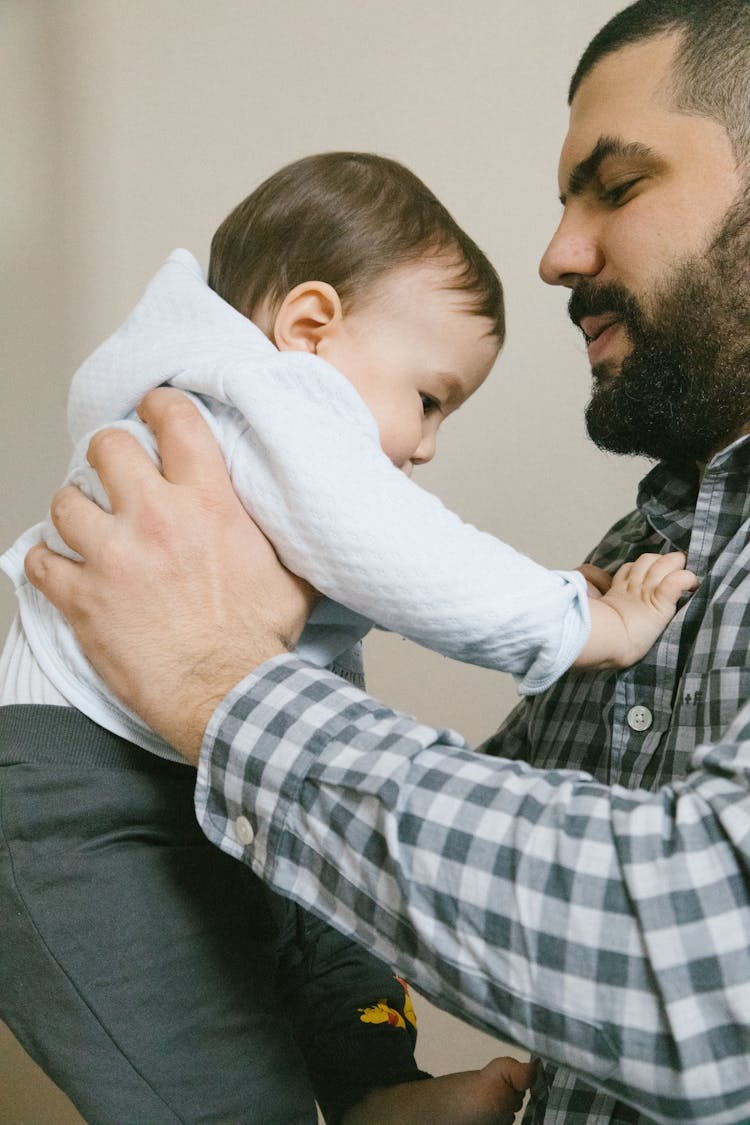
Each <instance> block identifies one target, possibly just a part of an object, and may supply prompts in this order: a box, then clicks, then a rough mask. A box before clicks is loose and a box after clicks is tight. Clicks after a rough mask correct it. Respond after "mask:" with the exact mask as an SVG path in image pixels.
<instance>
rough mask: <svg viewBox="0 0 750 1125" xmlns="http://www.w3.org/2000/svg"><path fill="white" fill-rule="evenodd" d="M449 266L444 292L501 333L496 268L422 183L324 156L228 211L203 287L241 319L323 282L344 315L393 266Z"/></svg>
mask: <svg viewBox="0 0 750 1125" xmlns="http://www.w3.org/2000/svg"><path fill="white" fill-rule="evenodd" d="M430 258H432V259H439V258H443V259H446V260H447V262H448V263H449V264H450V265H451V266H452V265H454V264H455V277H454V279H453V282H452V284H451V285H450V288H454V289H456V290H457V291H459V292H462V293H465V294H466V297H467V303H468V306H469V308H470V310H471V311H472V312H473V313H476V314H477V315H478V316H483V317H487V318H489V319H490V320H491V321H492V323H493V328H492V333H493V335H495V336H496V337H497V339H498V341H499V343H502V342H503V339H504V335H505V313H504V306H503V289H502V285H501V283H500V278H499V277H498V275H497V273H496V271H495V269H494V268H493V266H492V265H491V264H490V262H489V261H488V259H487V258H486V257H485V255H484V254H483V253H482V251H481V250H480V249H479V247H478V246H476V244H475V243H474V242H473V241H472V240H471V239H470V238H469V236H468V235H467V234H465V233H464V232H463V231H462V230H461V228H460V227H459V226H458V224H457V223H456V222H455V220H454V219H453V218H452V216H451V215H450V214H449V213H448V211H447V210H446V209H445V207H444V206H443V205H442V203H440V201H439V200H438V199H436V198H435V196H434V195H433V194H432V192H431V191H430V190H429V188H427V187H426V186H425V184H423V183H422V181H421V180H420V179H419V178H418V177H417V176H415V175H414V173H413V172H410V171H409V169H408V168H405V167H404V166H403V165H402V164H399V163H398V162H397V161H395V160H389V159H388V158H387V157H383V156H374V155H372V154H370V153H362V152H328V153H322V154H321V155H318V156H307V157H304V158H303V159H302V160H297V161H295V162H294V163H293V164H288V165H287V166H286V167H285V168H282V169H281V171H279V172H276V173H275V174H274V175H272V176H270V177H269V178H268V179H267V180H265V181H264V182H263V183H262V184H261V185H260V187H258V188H256V190H255V191H254V192H252V193H251V194H250V195H249V196H248V197H247V199H244V200H243V201H242V203H240V204H238V206H237V207H235V209H234V210H233V211H232V212H231V213H230V214H229V215H228V216H227V218H226V219H225V220H224V222H223V223H222V224H221V226H220V227H219V229H218V230H217V231H216V234H215V235H214V237H213V240H212V242H211V259H210V263H209V270H208V284H209V285H210V286H211V288H212V289H214V290H215V291H216V292H217V293H218V294H219V296H220V297H223V298H224V300H225V301H227V302H228V303H229V304H231V305H233V306H234V307H235V308H236V309H238V310H239V311H240V312H241V313H243V314H244V315H245V316H247V317H252V316H253V315H254V314H256V313H257V311H258V310H259V308H260V306H261V304H262V303H264V302H266V303H268V304H270V306H271V309H272V310H273V311H275V308H276V307H278V305H279V304H280V303H281V301H283V299H284V297H285V296H286V294H287V293H288V292H289V291H290V290H291V289H293V288H294V287H295V286H296V285H299V284H301V283H302V282H303V281H313V280H314V281H324V282H327V283H328V284H329V285H331V286H333V288H334V289H335V290H336V291H337V293H338V295H339V298H340V299H341V303H342V307H343V308H344V310H345V311H346V310H347V309H348V308H350V307H351V305H353V304H354V303H355V301H356V300H357V298H358V297H361V296H362V295H363V294H364V293H366V292H367V291H368V290H369V289H370V288H371V287H372V285H373V284H374V283H375V282H376V281H378V280H379V279H380V278H381V277H382V276H384V275H385V274H386V273H388V272H390V271H391V270H393V269H395V268H397V267H399V266H405V265H409V264H412V263H415V262H418V261H421V260H424V259H430Z"/></svg>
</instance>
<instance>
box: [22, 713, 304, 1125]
mask: <svg viewBox="0 0 750 1125" xmlns="http://www.w3.org/2000/svg"><path fill="white" fill-rule="evenodd" d="M194 783H195V774H194V771H193V770H192V769H190V768H189V767H187V766H182V765H178V764H174V763H170V762H166V761H161V760H159V759H156V758H154V757H153V756H152V755H150V754H147V753H146V752H145V751H141V750H139V749H137V748H135V747H133V746H131V745H130V744H129V743H128V742H126V741H124V740H122V739H120V738H117V737H116V736H115V735H112V734H110V733H108V732H107V731H104V730H102V729H101V728H100V727H98V726H96V725H95V724H94V723H91V722H89V720H88V719H86V718H84V717H83V716H82V715H81V714H80V713H79V712H77V711H75V710H73V709H67V708H58V707H31V706H12V707H4V708H0V1015H2V1018H3V1019H4V1020H5V1021H6V1023H7V1024H8V1025H9V1026H10V1028H11V1029H12V1031H13V1033H14V1034H15V1035H16V1037H17V1038H18V1039H19V1040H20V1042H21V1043H22V1044H23V1046H24V1047H25V1048H26V1050H27V1051H28V1052H29V1054H30V1055H31V1056H32V1058H34V1059H35V1060H36V1061H37V1062H38V1063H39V1064H40V1066H41V1067H42V1068H43V1069H44V1070H45V1071H46V1072H47V1073H48V1074H49V1075H50V1076H51V1077H52V1079H53V1080H54V1081H55V1082H57V1084H58V1085H59V1086H60V1087H61V1088H62V1089H63V1090H65V1092H66V1093H67V1094H68V1096H69V1097H70V1098H71V1100H72V1101H73V1103H74V1104H75V1105H76V1107H77V1108H78V1110H79V1112H80V1113H81V1114H82V1116H83V1117H84V1118H85V1119H86V1121H87V1122H89V1125H175V1123H177V1122H196V1123H197V1122H200V1123H202V1125H243V1123H248V1125H249V1123H253V1125H312V1123H313V1122H315V1121H316V1112H315V1107H314V1102H313V1094H312V1089H311V1086H310V1083H309V1080H308V1078H307V1076H306V1072H305V1067H304V1064H303V1061H302V1058H301V1055H300V1053H299V1050H298V1048H297V1046H296V1044H295V1040H294V1036H293V1034H292V1031H291V1028H290V1025H289V1022H288V1020H287V1017H286V1015H285V1010H284V1005H283V1004H282V1003H280V1001H279V996H278V994H277V984H276V981H277V976H276V967H277V963H276V952H275V928H274V923H273V921H272V920H271V917H270V914H269V911H268V909H267V903H266V899H265V892H264V890H263V888H262V887H261V886H260V884H259V883H258V882H257V881H256V880H255V879H254V878H253V877H252V876H251V875H250V873H249V872H248V871H247V870H246V869H245V868H244V867H243V866H242V865H241V864H239V863H236V862H234V861H233V860H230V859H229V858H228V857H226V856H224V855H223V854H222V853H221V852H219V851H218V850H217V849H216V848H214V847H213V846H212V845H210V844H209V843H208V842H207V841H206V839H205V837H204V836H203V834H202V833H201V831H200V829H199V827H198V825H197V823H196V821H195V816H194V813H193V788H194Z"/></svg>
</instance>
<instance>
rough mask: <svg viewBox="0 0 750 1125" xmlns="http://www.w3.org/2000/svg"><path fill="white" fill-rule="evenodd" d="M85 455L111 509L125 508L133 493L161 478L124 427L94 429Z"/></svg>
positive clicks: (143, 451)
mask: <svg viewBox="0 0 750 1125" xmlns="http://www.w3.org/2000/svg"><path fill="white" fill-rule="evenodd" d="M86 458H87V460H88V462H89V464H90V465H91V467H92V468H94V469H96V471H97V474H98V476H99V480H100V481H101V482H102V484H103V485H104V490H105V492H106V493H107V496H109V502H110V504H111V506H112V511H113V512H117V511H120V510H122V509H125V508H127V506H128V501H129V500H130V498H131V497H132V496H133V495H134V494H135V495H138V494H139V493H140V491H141V490H142V488H143V487H145V486H146V485H148V484H149V483H150V484H152V485H153V484H155V483H156V482H158V481H159V480H160V479H161V473H160V472H159V470H158V468H157V467H156V465H155V464H154V462H153V461H152V460H151V458H150V457H149V455H148V453H147V452H146V450H145V449H144V448H143V446H142V445H141V444H140V442H139V441H138V440H137V439H136V438H135V437H134V436H133V434H131V433H129V432H128V431H127V430H121V429H117V428H112V429H108V430H97V432H96V433H95V434H94V436H93V437H92V438H91V441H90V442H89V447H88V450H87V451H86ZM139 485H140V488H139V487H138V486H139ZM63 538H65V537H64V536H63Z"/></svg>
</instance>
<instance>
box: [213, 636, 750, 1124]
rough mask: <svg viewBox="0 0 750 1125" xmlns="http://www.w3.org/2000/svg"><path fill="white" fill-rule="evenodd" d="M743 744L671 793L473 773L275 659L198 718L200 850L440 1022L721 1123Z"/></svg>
mask: <svg viewBox="0 0 750 1125" xmlns="http://www.w3.org/2000/svg"><path fill="white" fill-rule="evenodd" d="M748 735H750V719H749V720H748ZM741 737H743V730H739V731H738V733H737V739H738V740H736V741H735V742H733V743H732V744H727V746H722V747H717V748H714V750H713V751H711V752H710V753H709V754H708V755H707V757H706V761H705V766H706V767H707V768H706V769H704V771H703V772H700V773H696V774H695V775H693V777H691V778H690V779H689V780H688V781H687V782H686V783H684V784H682V785H680V786H679V787H675V788H674V789H670V790H663V791H662V792H660V793H657V794H648V793H643V792H638V793H632V792H628V791H627V790H611V789H608V788H607V787H605V786H602V785H600V784H598V783H596V782H594V781H593V780H591V779H590V778H588V777H587V776H586V775H583V774H574V773H570V772H557V773H551V772H542V771H534V770H531V769H529V768H528V767H526V766H524V765H521V764H517V763H509V762H505V761H502V760H497V759H489V758H485V757H482V756H479V755H476V754H475V753H472V752H471V751H469V750H468V749H467V748H466V746H465V745H464V744H463V743H462V742H461V741H460V740H459V739H458V736H456V735H451V734H442V735H441V734H439V733H438V732H437V731H435V730H433V729H432V728H429V727H425V726H422V725H420V724H418V723H416V722H414V721H412V720H410V719H407V718H405V717H403V716H399V715H397V714H395V713H394V712H392V711H390V710H389V709H387V708H385V707H382V706H381V705H379V704H376V703H375V702H374V701H372V700H371V699H369V698H368V697H367V696H365V695H363V694H362V693H360V692H358V691H357V690H356V689H353V688H351V687H350V686H349V685H345V684H343V683H342V681H340V680H338V679H337V678H336V677H334V676H332V675H330V674H327V673H324V672H318V671H313V670H311V669H309V668H307V667H305V666H304V665H302V664H300V662H299V661H297V660H296V659H295V658H293V657H285V658H281V659H278V660H275V661H272V662H269V664H267V665H265V666H264V667H263V668H262V669H261V670H260V674H259V675H256V676H253V677H251V678H250V679H249V680H247V681H245V682H244V684H242V685H240V687H239V688H238V689H236V691H235V692H233V693H232V695H231V696H230V697H228V699H227V700H226V701H225V703H224V704H223V705H222V706H221V707H220V708H219V711H218V712H217V713H216V714H215V715H214V717H213V719H212V720H211V723H210V724H209V728H208V731H207V737H206V743H205V746H204V755H203V760H202V763H201V768H200V772H199V783H198V791H197V808H198V814H199V819H200V820H201V823H202V824H203V827H204V830H205V831H206V833H207V834H208V835H209V837H210V838H211V839H213V840H214V841H215V842H216V843H218V844H219V845H220V846H221V847H223V848H224V849H225V850H226V851H228V852H230V853H231V854H234V855H236V856H237V857H239V858H242V859H243V860H244V861H245V862H247V863H249V864H250V865H251V866H252V867H253V869H254V870H255V871H256V872H257V873H258V874H259V875H260V876H261V877H262V878H263V879H265V880H266V881H267V882H269V883H271V884H272V885H273V886H274V887H275V888H276V889H277V890H279V891H281V892H282V893H285V894H288V895H290V896H291V897H293V898H295V899H297V900H298V901H299V902H301V903H303V904H304V905H305V906H307V907H308V908H310V909H312V910H313V911H315V912H317V913H319V914H322V915H324V916H325V917H327V918H328V919H329V920H330V921H331V922H332V923H333V924H334V925H335V926H337V927H339V928H340V929H342V930H343V931H345V932H347V933H349V934H351V935H352V936H353V937H355V938H356V939H358V940H360V941H362V942H364V943H366V944H367V945H368V946H370V947H371V948H372V949H373V950H374V951H375V952H376V953H377V954H379V955H380V956H382V957H384V958H385V959H387V960H388V961H391V962H393V963H395V964H397V965H398V966H399V967H400V968H401V969H402V970H403V971H404V972H405V973H407V974H408V975H409V977H410V979H411V980H412V981H413V982H414V983H415V985H417V987H419V988H420V990H421V991H422V992H424V993H426V994H427V995H428V996H430V997H431V998H433V999H434V1000H436V1001H437V1002H438V1003H439V1004H440V1005H441V1006H442V1007H444V1008H447V1009H448V1010H450V1011H453V1012H454V1013H455V1014H457V1015H459V1016H461V1017H462V1018H464V1019H469V1020H470V1021H471V1022H472V1023H474V1024H476V1025H477V1026H480V1027H483V1028H485V1029H487V1030H489V1031H491V1032H494V1033H496V1034H499V1035H501V1036H503V1037H505V1038H510V1039H512V1040H515V1041H517V1042H519V1043H522V1044H523V1045H524V1046H526V1047H528V1048H530V1049H531V1050H532V1051H535V1052H538V1053H540V1054H542V1055H544V1056H545V1057H547V1058H550V1059H552V1060H555V1061H557V1062H560V1063H563V1064H565V1065H567V1066H572V1067H573V1068H575V1069H576V1070H578V1071H579V1072H580V1073H582V1074H583V1075H585V1076H586V1077H587V1078H588V1079H590V1080H591V1081H592V1082H594V1083H595V1084H597V1085H600V1086H602V1087H605V1088H606V1089H608V1090H609V1091H611V1092H613V1093H615V1094H617V1095H618V1096H619V1097H621V1098H623V1099H624V1100H626V1101H628V1102H631V1103H632V1104H634V1105H636V1106H638V1107H639V1108H640V1109H642V1110H643V1111H644V1112H645V1113H647V1114H648V1115H649V1117H651V1118H653V1119H654V1120H657V1121H672V1122H675V1121H679V1122H683V1123H684V1122H687V1121H693V1120H695V1121H705V1122H715V1123H718V1122H729V1121H737V1120H740V1119H743V1118H744V1117H748V1116H750V1065H749V1064H748V1061H747V1059H748V1042H749V1041H750V1016H749V1015H748V1013H749V1012H750V1001H749V1000H748V997H749V996H750V953H749V952H748V949H747V945H748V943H747V940H746V934H747V933H748V929H749V927H750V917H749V913H750V912H749V910H748V904H747V901H746V900H745V899H743V898H742V897H741V888H742V887H743V886H744V883H743V879H742V871H743V866H744V865H745V864H746V862H747V859H748V855H747V843H746V837H747V830H746V829H747V823H748V816H749V815H750V807H749V806H750V798H749V797H748V796H747V792H746V784H747V779H748V773H750V748H746V747H744V746H743V744H742V742H741V741H740V739H741ZM251 836H252V839H251ZM722 888H724V889H722ZM732 888H734V893H733V894H731V896H730V890H731V889H732ZM726 896H730V900H726ZM743 935H744V936H743ZM718 1045H720V1050H719V1048H718Z"/></svg>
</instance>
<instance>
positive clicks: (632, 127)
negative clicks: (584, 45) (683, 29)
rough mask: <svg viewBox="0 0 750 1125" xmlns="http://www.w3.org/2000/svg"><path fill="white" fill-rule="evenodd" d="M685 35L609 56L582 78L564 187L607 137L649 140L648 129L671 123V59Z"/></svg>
mask: <svg viewBox="0 0 750 1125" xmlns="http://www.w3.org/2000/svg"><path fill="white" fill-rule="evenodd" d="M679 42H680V36H679V35H675V34H671V35H663V36H659V37H657V38H654V39H648V40H645V41H643V42H639V43H634V44H630V45H628V46H627V47H622V48H620V50H618V51H613V52H612V54H609V55H605V56H604V58H602V59H601V60H600V61H599V62H598V63H596V65H595V66H594V67H593V69H592V70H591V72H590V73H589V74H587V75H586V77H585V78H584V79H583V80H582V82H581V84H580V86H579V87H578V90H577V91H576V94H575V97H574V98H573V102H572V104H571V107H570V125H569V129H568V134H567V136H566V138H565V141H564V143H563V147H562V152H561V154H560V177H561V184H560V186H561V189H562V188H563V187H564V182H567V178H568V175H569V173H570V171H571V169H572V168H573V167H575V166H576V165H578V164H579V163H581V162H582V161H584V160H586V159H587V158H589V157H590V156H591V154H592V153H593V152H594V150H595V148H596V146H597V144H599V143H600V141H601V139H602V138H604V137H616V138H618V139H620V140H621V141H622V142H623V143H625V144H638V143H644V144H646V143H648V137H647V134H648V131H649V129H652V128H654V127H655V126H657V125H658V123H659V121H661V122H662V123H664V124H665V126H666V123H667V119H668V115H669V113H670V101H669V89H670V83H671V76H672V63H673V61H674V56H675V52H676V50H677V48H678V46H679Z"/></svg>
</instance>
